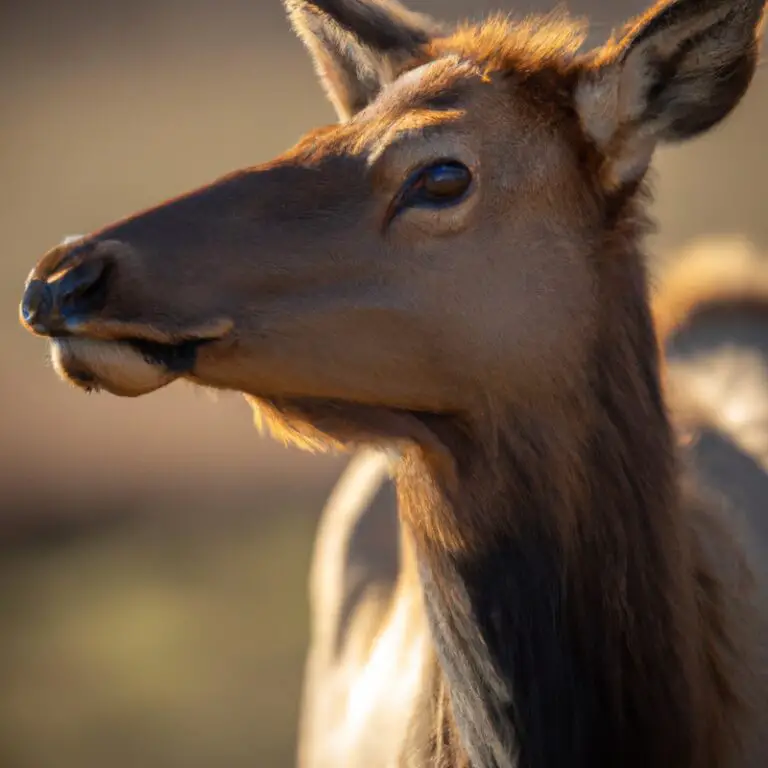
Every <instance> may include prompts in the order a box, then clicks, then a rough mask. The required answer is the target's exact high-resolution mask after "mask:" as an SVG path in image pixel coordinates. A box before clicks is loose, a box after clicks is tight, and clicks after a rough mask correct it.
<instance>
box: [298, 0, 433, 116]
mask: <svg viewBox="0 0 768 768" xmlns="http://www.w3.org/2000/svg"><path fill="white" fill-rule="evenodd" d="M283 2H284V4H285V6H286V10H287V11H288V17H289V19H290V21H291V24H292V26H293V28H294V30H295V32H296V34H297V35H298V36H299V38H300V39H301V41H302V42H303V43H304V45H305V46H306V48H307V50H308V51H309V54H310V56H311V57H312V60H313V62H314V65H315V70H316V71H317V73H318V76H319V77H320V81H321V83H322V85H323V87H324V89H325V92H326V94H327V95H328V98H329V99H330V100H331V102H332V103H333V106H334V107H335V109H336V113H337V114H338V116H339V119H340V120H348V119H349V118H350V117H352V116H353V115H355V114H356V113H357V112H359V111H360V110H361V109H364V108H365V107H366V106H367V105H368V104H370V102H371V101H372V100H373V99H374V98H375V97H376V95H377V94H378V92H379V91H380V90H381V88H382V87H383V86H384V85H386V84H387V83H388V82H391V81H392V80H394V79H395V78H396V77H397V76H398V75H400V74H401V73H402V72H404V71H406V70H407V69H409V68H411V67H414V66H417V65H418V64H420V63H424V62H425V61H426V56H425V51H426V46H427V44H428V43H429V41H430V40H431V39H432V37H434V36H437V35H438V34H439V27H438V25H437V24H436V23H435V22H433V21H432V20H431V19H429V18H428V17H427V16H424V15H422V14H417V13H413V12H411V11H408V10H406V9H405V8H404V7H403V6H402V5H400V4H399V3H398V2H396V0H283Z"/></svg>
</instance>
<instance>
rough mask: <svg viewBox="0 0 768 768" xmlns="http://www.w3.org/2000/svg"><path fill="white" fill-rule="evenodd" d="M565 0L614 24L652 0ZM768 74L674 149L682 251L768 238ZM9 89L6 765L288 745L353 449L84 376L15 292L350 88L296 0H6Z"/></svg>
mask: <svg viewBox="0 0 768 768" xmlns="http://www.w3.org/2000/svg"><path fill="white" fill-rule="evenodd" d="M411 5H412V7H415V8H418V9H420V10H426V11H428V12H431V13H433V14H435V15H439V16H442V17H444V18H446V19H457V18H459V17H461V16H467V15H469V16H472V17H480V16H482V14H483V13H484V12H485V11H486V10H492V9H495V8H504V9H508V10H514V11H516V12H518V11H519V12H524V11H527V10H531V9H533V8H536V7H538V9H539V10H548V9H549V8H550V7H551V5H550V3H549V2H547V1H546V0H543V1H542V2H539V3H536V2H520V3H512V2H509V0H507V2H493V1H492V0H483V1H482V2H481V1H480V0H475V2H472V0H443V1H441V0H432V1H431V2H430V1H429V0H420V1H419V2H416V1H415V0H413V2H412V3H411ZM567 5H568V7H570V8H571V9H572V10H573V11H575V12H577V13H589V14H590V16H591V17H592V18H593V19H594V22H595V23H594V39H595V40H599V39H601V38H602V37H604V36H606V35H607V34H608V32H609V31H610V27H611V25H612V24H615V23H616V22H617V21H618V20H620V19H622V18H623V17H624V16H625V15H627V14H630V13H633V12H635V11H637V10H639V9H640V8H642V7H643V6H644V5H645V4H644V3H643V2H641V1H639V0H633V1H632V2H627V0H603V1H602V2H601V1H600V0H591V1H590V0H581V1H580V2H576V1H575V0H574V1H573V2H571V3H569V4H567ZM765 71H766V70H762V71H761V72H760V73H759V74H758V77H757V81H756V83H755V87H754V88H753V89H752V91H751V93H750V95H749V96H748V98H747V100H746V101H745V103H744V105H743V107H742V108H741V109H740V110H739V111H738V113H737V114H736V115H735V116H734V117H733V118H732V119H731V120H730V121H729V122H728V123H727V125H726V126H724V127H722V128H721V129H719V130H718V131H716V132H715V133H714V134H713V135H711V136H709V137H706V138H704V139H701V140H698V141H697V142H695V143H694V144H692V145H690V146H686V147H683V148H680V149H674V150H666V151H664V152H662V153H661V154H660V157H659V159H658V162H657V172H658V181H657V190H658V194H657V206H656V213H657V217H658V219H659V221H660V224H661V232H660V235H659V236H657V237H656V238H654V243H653V244H654V247H655V248H656V251H657V252H658V253H659V254H661V255H662V256H666V255H669V254H673V253H674V252H675V250H676V249H678V248H680V247H682V246H684V245H686V244H688V243H690V242H691V241H692V240H694V239H696V238H702V237H712V236H715V235H733V234H736V235H743V236H745V237H747V238H749V239H750V240H752V241H753V242H754V244H755V245H756V246H757V247H758V248H760V249H761V250H765V248H766V246H768V215H766V214H768V212H766V211H765V210H764V203H763V200H764V196H763V195H762V194H761V192H760V190H761V189H762V186H763V184H764V180H765V177H766V170H768V154H767V153H766V152H765V150H764V146H765V138H764V137H765V136H766V131H767V129H768V99H766V89H767V88H768V80H767V79H766V76H765ZM0 105H1V106H0V109H1V110H2V112H1V113H0V233H1V234H2V244H3V245H2V259H0V298H1V299H2V307H3V308H4V310H3V317H4V320H3V322H2V323H0V334H1V335H0V340H1V341H2V348H3V353H4V355H3V359H2V363H0V402H1V403H2V406H1V407H2V417H1V418H0V491H1V493H0V766H2V767H3V768H54V767H55V768H103V767H104V766H109V767H110V768H135V767H136V766H142V768H161V767H162V768H173V767H174V766H179V767H181V766H184V768H203V767H204V766H205V767H206V768H212V767H213V766H224V765H226V766H228V768H240V767H241V766H242V767H245V766H249V767H253V766H267V767H269V768H271V767H273V766H274V768H283V766H290V765H292V764H293V759H294V736H295V722H296V714H297V706H298V691H299V685H300V681H301V675H302V665H303V657H304V652H305V645H306V632H307V620H306V596H305V581H306V574H307V567H308V563H309V553H310V549H311V544H312V536H313V533H314V527H315V524H316V521H317V516H318V513H319V511H320V509H321V507H322V504H323V502H324V500H325V497H326V496H327V494H328V492H329V490H330V488H331V487H332V485H333V482H334V480H335V478H336V477H337V476H338V473H339V471H340V469H341V467H342V466H343V463H344V460H343V459H341V458H338V457H337V458H332V457H318V456H309V455H304V454H300V453H298V452H297V451H294V450H287V449H284V448H282V447H281V446H278V445H276V444H274V443H272V442H269V441H268V440H267V439H266V438H260V437H259V436H258V434H257V433H256V431H255V429H254V428H253V426H252V421H251V415H250V412H249V409H248V408H247V407H246V405H245V403H244V402H242V401H241V400H240V398H238V397H236V396H234V395H232V396H217V397H216V398H214V397H213V396H209V395H208V394H206V393H201V392H198V391H194V390H193V389H192V388H191V387H185V386H184V385H174V386H173V387H171V388H168V389H166V390H163V391H161V392H159V393H157V394H154V395H151V396H149V397H146V398H141V399H139V400H135V401H134V400H120V399H116V398H111V397H109V396H107V395H102V396H91V397H87V396H86V395H84V394H82V393H81V392H79V391H75V390H74V389H70V388H68V387H67V386H65V385H64V384H62V383H61V382H60V381H59V380H58V379H57V378H56V377H55V375H54V374H53V372H52V370H51V369H50V366H49V364H48V363H47V360H46V350H45V344H44V343H43V342H41V341H39V340H36V339H34V338H32V337H31V336H29V335H28V334H26V333H25V332H24V331H23V330H22V329H21V328H20V326H19V325H18V321H17V304H18V300H19V298H20V293H21V287H22V285H23V282H24V279H25V277H26V274H27V272H28V271H29V269H30V268H31V267H32V265H33V263H34V261H35V260H36V258H37V257H38V256H40V255H41V254H42V253H43V251H45V250H46V249H47V248H49V247H50V246H52V245H53V244H55V243H56V242H58V241H59V240H60V239H61V238H62V237H63V236H64V235H67V234H73V233H81V232H88V231H89V230H91V229H94V228H96V227H97V226H100V225H101V224H104V223H106V222H109V221H111V220H113V219H116V218H118V217H121V216H123V215H125V214H128V213H131V212H132V211H134V210H136V209H140V208H144V207H146V206H148V205H150V204H153V203H155V202H157V201H159V200H162V199H163V198H165V197H167V196H171V195H174V194H176V193H178V192H182V191H185V190H186V189H188V188H191V187H193V186H197V185H199V184H201V183H204V182H207V181H210V180H212V179H213V178H215V177H217V176H219V175H221V174H223V173H225V172H227V171H229V170H232V169H234V168H237V167H240V166H245V165H251V164H255V163H258V162H260V161H263V160H267V159H268V158H269V157H271V156H273V155H275V154H277V153H278V152H280V151H282V150H283V149H285V148H287V146H289V145H290V144H291V143H293V141H294V140H295V139H296V138H298V136H299V135H300V134H301V133H302V132H303V131H305V130H307V129H309V128H311V127H312V126H314V125H316V124H319V123H324V122H330V121H331V120H332V119H333V115H332V112H331V109H330V107H329V106H328V105H327V104H326V103H325V101H324V100H323V97H322V94H321V92H320V89H319V88H318V87H317V86H316V84H315V81H314V78H313V74H312V70H311V67H310V64H309V61H308V59H307V58H306V57H305V55H304V54H303V51H302V49H301V47H300V45H299V43H298V42H297V41H296V40H294V39H293V37H292V36H291V34H290V31H289V29H288V26H287V24H286V23H285V21H284V19H283V13H282V8H281V5H280V3H279V0H122V1H121V0H66V2H61V1H60V0H50V1H49V2H46V1H45V0H18V2H7V0H6V2H2V3H0Z"/></svg>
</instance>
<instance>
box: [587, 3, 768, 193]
mask: <svg viewBox="0 0 768 768" xmlns="http://www.w3.org/2000/svg"><path fill="white" fill-rule="evenodd" d="M764 11H765V0H664V1H663V2H660V3H657V4H656V5H655V6H653V7H652V8H651V9H650V10H648V11H647V12H646V13H645V14H644V15H642V16H640V17H638V18H637V19H635V20H634V21H633V22H631V23H630V24H629V25H628V26H627V27H626V28H625V30H624V32H623V33H622V34H621V35H619V36H618V38H617V39H615V40H613V41H611V42H609V43H608V44H607V45H605V46H604V47H603V48H601V49H599V50H598V51H596V52H594V53H593V54H591V55H590V56H588V57H586V58H585V60H584V61H583V62H582V65H583V69H582V71H581V73H580V79H579V83H578V86H577V89H576V107H577V110H578V112H579V116H580V119H581V122H582V125H583V127H584V130H585V132H586V133H587V135H588V136H589V137H590V138H591V139H592V140H593V141H594V142H595V143H596V145H597V146H598V148H599V149H600V150H601V152H602V153H603V156H604V158H605V164H604V165H605V167H604V176H605V182H606V183H607V184H608V185H609V186H620V185H622V184H624V183H627V182H631V181H633V180H635V179H637V178H639V177H640V176H641V175H642V174H643V173H644V172H645V170H646V169H647V167H648V165H649V163H650V160H651V156H652V154H653V150H654V148H655V147H656V146H657V144H658V143H660V142H674V141H682V140H686V139H690V138H693V137H694V136H697V135H699V134H701V133H703V132H705V131H708V130H709V129H710V128H713V127H714V126H715V125H717V124H718V123H720V122H721V121H722V120H723V119H724V118H725V117H727V116H728V115H729V114H730V113H731V112H732V111H733V109H734V108H735V107H736V106H737V104H738V103H739V102H740V101H741V99H742V97H743V96H744V94H745V93H746V91H747V88H748V86H749V84H750V82H751V81H752V78H753V76H754V74H755V69H756V67H757V59H758V52H759V47H760V42H761V33H762V22H763V15H764Z"/></svg>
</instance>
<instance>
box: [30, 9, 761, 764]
mask: <svg viewBox="0 0 768 768" xmlns="http://www.w3.org/2000/svg"><path fill="white" fill-rule="evenodd" d="M287 5H288V9H289V13H290V14H291V19H292V22H293V24H294V26H295V28H296V29H297V31H298V33H299V35H300V37H301V38H302V40H303V41H304V42H305V43H306V45H307V47H308V48H309V51H310V53H311V55H312V56H313V58H314V61H315V64H316V67H317V69H318V71H319V73H320V74H321V77H322V78H323V82H324V84H325V87H326V89H327V90H328V92H329V95H330V96H331V98H332V100H333V102H334V104H335V106H336V108H337V112H338V114H339V116H340V117H341V119H342V120H343V121H344V122H343V123H342V124H341V125H338V126H334V127H329V128H325V129H321V130H318V131H314V132H312V133H311V134H309V135H307V136H306V137H305V138H304V139H303V140H302V141H300V142H299V143H298V144H297V146H296V147H294V148H293V149H292V150H290V151H289V152H287V153H285V154H284V155H283V156H281V157H280V158H277V159H276V160H275V161H273V162H272V163H269V164H267V165H264V166H262V167H259V168H254V169H246V170H245V171H242V172H239V173H236V174H232V175H230V176H228V177H226V178H224V179H222V180H220V181H218V182H216V183H214V184H212V185H210V186H208V187H205V188H203V189H201V190H198V191H196V192H193V193H190V194H188V195H185V196H183V197H181V198H178V199H176V200H173V201H169V202H168V203H166V204H164V205H161V206H159V207H157V208H154V209H151V210H149V211H146V212H144V213H142V214H138V215H136V216H134V217H131V218H129V219H127V220H125V221H122V222H119V223H117V224H115V225H112V226H110V227H107V228H105V229H104V230H101V231H100V232H97V233H94V234H93V235H90V236H88V237H87V238H84V239H83V240H81V241H78V242H77V243H69V244H67V245H65V246H61V247H60V248H59V249H56V250H55V251H54V252H52V253H50V254H48V255H46V256H45V257H44V259H43V260H42V261H41V263H40V264H39V265H38V268H37V269H36V270H35V271H34V272H33V274H32V276H31V279H30V283H29V286H28V288H27V292H26V295H25V300H24V306H23V313H24V321H25V322H26V323H27V324H28V325H29V327H30V328H31V329H32V330H34V331H35V332H37V333H39V334H42V335H48V336H52V337H55V339H54V341H53V345H54V356H55V359H56V361H57V365H58V370H59V371H60V373H61V374H62V375H63V376H65V377H67V378H69V379H70V380H72V381H73V382H74V383H76V384H79V385H80V386H85V387H98V388H103V389H107V390H109V391H111V392H114V393H117V394H133V395H139V394H144V393H145V392H149V391H152V390H153V389H156V388H158V387H160V386H164V385H166V384H167V383H169V382H170V381H171V380H173V379H174V378H179V377H186V378H188V379H190V380H192V381H194V382H197V383H201V384H204V385H208V386H214V387H221V388H227V389H234V390H239V391H241V392H243V393H245V394H246V395H247V396H248V397H249V399H251V400H252V402H254V404H255V406H256V409H257V411H259V412H260V413H262V414H264V415H266V416H267V418H268V420H269V421H270V423H271V424H272V425H273V428H275V429H276V430H277V431H278V432H279V433H280V434H281V435H283V436H284V437H287V438H289V439H292V440H294V441H296V442H299V443H300V444H302V445H305V446H309V447H316V446H318V445H325V444H328V443H329V442H330V443H338V444H345V445H349V444H355V443H374V444H376V445H386V446H392V445H394V446H395V447H396V448H397V449H398V450H399V451H400V452H401V453H402V454H403V458H402V459H401V460H400V462H399V464H398V469H397V486H398V495H399V502H400V503H399V516H400V522H401V529H400V536H401V558H402V559H401V563H400V571H399V573H400V576H399V578H398V582H397V585H396V586H395V587H394V588H392V587H391V585H390V586H387V585H386V583H385V581H382V582H380V587H381V589H379V588H376V585H375V584H374V585H372V591H371V592H369V593H366V596H364V597H361V598H360V599H359V602H357V603H355V600H354V599H351V605H350V600H348V599H347V598H346V597H345V596H344V595H345V594H346V592H345V590H348V589H349V585H348V583H347V581H346V579H347V576H348V575H349V574H348V573H346V572H345V571H343V570H341V571H340V570H339V569H338V565H337V564H335V562H334V559H333V558H334V557H337V556H338V554H339V552H340V551H341V552H344V551H346V550H345V548H344V547H343V546H341V547H339V546H338V544H339V542H338V541H335V542H334V540H333V537H332V536H326V535H324V534H322V533H321V535H320V539H319V541H318V546H319V550H318V552H319V554H320V560H319V561H318V562H320V566H319V570H318V572H317V574H316V575H317V577H318V580H319V581H321V582H322V583H323V584H324V585H325V586H324V587H323V588H322V589H321V588H320V587H318V589H319V590H320V591H319V597H318V600H319V603H318V606H319V607H322V605H323V600H324V597H328V595H332V594H334V593H335V596H334V597H333V605H334V608H333V612H332V620H326V619H324V618H323V617H322V616H318V615H316V616H315V618H314V621H315V623H316V627H317V630H316V631H317V633H318V634H317V635H316V637H315V639H314V641H315V642H316V643H317V644H318V647H319V648H320V651H319V652H318V654H317V655H316V656H313V657H311V659H310V669H309V679H310V680H311V681H312V682H311V686H312V687H311V690H310V693H309V694H308V695H309V696H310V697H311V702H313V703H311V704H310V706H314V707H315V709H314V711H311V712H309V714H308V715H307V720H306V721H305V731H304V733H305V736H304V738H305V741H304V747H303V750H302V761H303V762H304V763H305V764H307V765H315V766H320V765H327V764H330V765H339V764H340V763H342V762H345V763H346V764H347V765H391V764H393V763H395V764H400V765H404V766H405V765H421V764H424V763H427V764H432V765H444V766H446V767H448V766H450V768H455V767H456V766H459V765H463V764H465V763H469V764H472V765H473V766H476V768H479V767H480V766H513V765H514V766H519V768H555V766H558V768H559V766H562V765H566V764H567V765H569V766H571V767H572V768H581V767H583V768H586V767H587V766H589V768H601V767H602V766H605V767H606V768H607V767H608V766H615V765H622V766H626V768H635V767H636V768H641V767H642V768H645V766H649V765H654V766H655V765H675V766H680V768H683V767H684V766H687V767H688V768H709V767H710V766H712V768H714V767H715V766H718V767H720V766H729V767H730V766H732V767H733V768H754V767H755V766H756V765H757V764H758V761H760V760H762V759H763V757H764V751H763V748H764V747H765V741H764V737H763V734H764V730H765V727H764V726H765V723H766V717H768V702H766V697H767V696H768V680H766V678H765V671H764V668H763V667H762V662H761V661H760V658H759V652H760V648H759V644H760V643H761V642H763V641H764V631H763V626H764V625H763V624H760V623H759V622H761V621H764V619H765V617H764V616H763V615H762V614H760V613H758V612H757V611H756V610H755V606H754V605H753V604H754V601H755V599H756V598H755V595H756V592H755V591H754V590H752V588H751V586H750V579H749V576H748V573H749V569H748V565H747V562H746V558H745V556H744V553H743V552H742V549H741V545H740V543H739V542H738V540H737V539H738V537H736V536H731V533H732V529H733V527H734V521H733V520H732V519H731V518H727V517H723V518H722V519H721V518H718V517H717V516H716V515H715V514H714V513H713V512H712V511H711V507H710V506H709V505H707V504H704V503H702V502H700V501H699V499H698V496H697V495H695V494H691V493H689V492H688V490H687V486H684V484H683V483H682V481H681V479H680V478H681V477H682V476H683V474H684V473H683V471H682V468H681V466H680V461H679V457H678V454H677V449H676V446H675V443H674V439H673V434H672V430H671V426H670V423H669V420H668V416H667V408H666V405H665V402H664V399H663V397H662V392H661V383H660V373H659V358H658V352H657V346H656V344H657V337H656V334H655V332H654V327H653V323H652V319H651V311H650V307H649V303H650V302H649V296H648V289H647V284H646V283H647V281H646V274H645V266H644V259H643V255H642V249H641V243H642V239H643V235H644V233H645V231H646V229H647V221H646V218H645V213H644V210H645V205H646V203H647V198H648V191H647V189H646V186H645V182H644V177H645V173H646V170H647V167H648V164H649V162H650V159H651V156H652V153H653V150H654V148H655V147H656V145H657V144H658V143H660V142H664V141H671V140H680V139H684V138H688V137H691V136H693V135H696V134H698V133H700V132H702V131H703V130H706V129H707V128H709V127H711V126H712V125H714V124H716V123H717V122H719V121H720V120H722V119H724V118H725V117H726V115H727V114H729V113H730V112H731V111H732V110H733V109H734V108H735V106H736V105H737V104H738V102H739V101H740V100H741V98H742V96H743V94H744V92H745V90H746V88H747V85H748V84H749V81H750V80H751V77H752V75H753V73H754V68H755V58H756V50H757V42H756V41H757V38H758V35H759V29H758V28H759V22H760V18H761V15H762V11H763V4H762V2H758V1H757V0H751V1H749V0H731V2H728V1H727V0H719V1H716V0H707V2H705V3H701V2H697V0H681V1H680V2H676V3H662V4H659V5H658V6H657V7H656V8H655V9H653V11H652V12H649V14H647V15H646V16H644V17H643V18H641V19H640V20H639V21H637V23H635V24H633V25H630V26H628V28H627V30H626V31H625V32H624V33H622V34H621V35H619V36H618V37H617V38H616V40H614V41H612V42H611V43H610V44H609V45H608V46H606V47H605V48H603V49H601V50H599V51H597V52H592V53H587V54H580V53H579V52H578V51H579V47H580V45H581V42H582V36H581V27H580V25H577V24H573V23H571V22H569V21H567V20H565V19H563V18H561V17H550V18H547V19H543V18H535V19H530V20H528V21H526V22H522V23H517V24H515V23H512V22H510V21H508V20H504V19H501V18H494V19H492V20H491V21H489V22H488V23H486V24H484V25H480V26H478V27H464V28H461V29H459V30H458V31H456V32H455V33H454V34H448V35H441V33H438V32H436V29H437V28H436V27H435V26H433V25H432V24H431V22H429V20H427V19H425V18H424V17H420V16H417V15H414V14H409V13H407V12H406V11H405V10H404V9H402V8H401V7H400V6H399V5H397V4H395V3H389V2H377V3H374V4H366V3H365V2H363V0H344V1H343V2H342V1H341V0H339V1H338V2H331V1H330V0H329V1H328V2H319V1H318V2H310V1H309V0H307V1H306V2H303V1H301V0H290V2H287ZM705 97H706V98H705ZM446 159H448V160H453V161H455V162H460V163H462V164H463V165H464V166H465V167H466V169H467V170H468V172H469V174H470V175H471V184H470V185H469V186H468V187H467V189H466V193H465V194H464V195H463V196H461V197H460V198H457V199H456V200H455V201H453V203H454V204H452V205H446V206H443V207H438V206H433V207H430V206H423V205H421V204H413V205H403V201H406V202H409V201H413V200H416V201H417V202H418V201H420V200H421V198H420V197H418V196H417V197H416V198H413V197H412V192H413V189H414V188H413V187H412V186H411V184H412V179H413V178H414V176H413V173H414V170H415V169H419V168H424V167H429V166H430V165H431V164H433V163H435V162H438V161H440V162H442V161H445V160H446ZM417 179H421V177H419V176H417ZM420 184H421V181H419V182H418V183H417V186H416V187H415V189H417V190H422V189H423V186H419V185H420ZM318 244H322V245H323V248H322V249H320V250H318ZM160 256H161V257H160ZM679 295H682V294H679ZM698 295H701V294H700V293H699V294H698ZM676 301H677V299H676ZM675 307H682V308H683V311H682V312H681V311H680V309H675ZM686 309H690V302H680V301H678V302H677V304H675V302H672V303H670V304H668V305H663V304H657V307H656V311H657V313H658V317H659V318H661V322H663V323H664V331H665V332H666V331H668V330H669V329H670V328H671V327H673V326H674V324H675V323H676V322H677V321H678V319H679V318H680V317H682V315H684V314H685V310H686ZM201 329H202V330H201ZM96 344H97V345H98V347H96V346H94V345H96ZM105 344H106V345H109V344H112V346H111V347H109V349H110V351H111V354H110V355H106V354H104V350H105V349H106V348H105V347H103V346H102V345H105ZM334 551H335V552H336V555H334V554H333V553H334ZM325 568H327V569H330V570H328V572H327V573H324V569H325ZM334 569H336V570H334ZM324 576H328V578H324ZM343 605H347V608H348V609H349V610H342V608H343ZM753 611H754V612H753ZM345 616H346V618H345ZM342 621H344V622H345V624H344V626H346V627H347V628H348V631H347V632H343V631H341V626H342V623H341V622H342ZM339 659H344V660H345V664H344V665H340V664H338V663H337V662H338V661H339ZM350 671H354V674H353V675H351V676H350V675H349V674H348V673H349V672H350ZM325 673H328V674H327V676H326V677H325V678H323V677H322V676H323V674H325ZM387 686H389V687H392V686H395V687H396V692H395V693H392V692H390V691H389V689H388V688H387ZM321 689H322V691H321ZM393 690H395V688H393ZM321 693H325V694H326V696H328V697H331V701H332V702H333V709H331V708H330V706H329V707H328V709H329V712H332V713H333V714H332V715H331V714H328V717H329V718H331V717H333V718H335V719H332V720H331V722H332V723H333V724H334V727H324V725H323V723H327V722H328V720H324V717H325V715H326V713H324V712H322V711H320V709H319V708H321V707H323V704H322V703H321V701H322V699H321ZM336 707H339V708H340V709H338V710H337V709H336ZM361 713H362V714H361Z"/></svg>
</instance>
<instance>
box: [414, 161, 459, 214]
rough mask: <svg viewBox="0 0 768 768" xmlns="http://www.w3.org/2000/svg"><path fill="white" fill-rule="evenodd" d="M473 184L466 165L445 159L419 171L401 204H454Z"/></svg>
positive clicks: (437, 205) (435, 205)
mask: <svg viewBox="0 0 768 768" xmlns="http://www.w3.org/2000/svg"><path fill="white" fill-rule="evenodd" d="M471 183H472V174H471V173H470V171H469V168H467V166H466V165H463V164H462V163H459V162H456V161H454V160H443V161H441V162H439V163H435V164H434V165H429V166H427V167H426V168H422V169H421V170H419V171H417V172H416V173H415V174H414V175H413V176H412V177H411V179H410V180H409V182H408V183H407V184H406V186H405V189H404V190H403V195H402V199H401V201H400V207H401V208H406V207H416V206H427V207H440V206H448V205H454V204H455V203H457V202H459V200H460V199H461V198H462V197H463V196H464V193H465V192H466V191H467V190H468V189H469V185H470V184H471Z"/></svg>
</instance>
